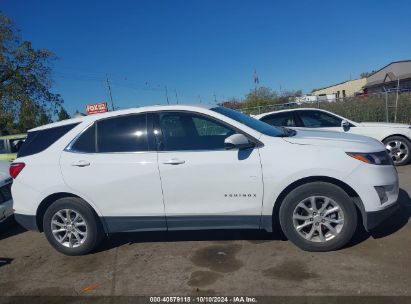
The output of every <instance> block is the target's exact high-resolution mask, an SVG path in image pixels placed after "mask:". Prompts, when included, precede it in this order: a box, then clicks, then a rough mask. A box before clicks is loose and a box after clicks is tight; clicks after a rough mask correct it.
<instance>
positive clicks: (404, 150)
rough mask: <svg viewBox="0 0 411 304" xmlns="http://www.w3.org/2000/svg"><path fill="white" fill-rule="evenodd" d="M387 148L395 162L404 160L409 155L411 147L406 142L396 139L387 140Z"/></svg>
mask: <svg viewBox="0 0 411 304" xmlns="http://www.w3.org/2000/svg"><path fill="white" fill-rule="evenodd" d="M385 148H386V149H387V151H388V154H389V155H390V157H391V158H392V160H393V162H394V164H398V163H400V162H402V161H403V160H404V159H406V158H407V157H408V154H409V149H408V146H407V144H406V143H405V142H403V141H401V140H398V139H395V140H390V141H388V142H387V144H386V146H385Z"/></svg>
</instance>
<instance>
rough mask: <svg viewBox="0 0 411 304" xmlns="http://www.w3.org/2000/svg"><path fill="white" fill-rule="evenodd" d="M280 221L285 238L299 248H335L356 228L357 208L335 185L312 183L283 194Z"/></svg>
mask: <svg viewBox="0 0 411 304" xmlns="http://www.w3.org/2000/svg"><path fill="white" fill-rule="evenodd" d="M280 224H281V228H282V230H283V232H284V234H285V235H286V236H287V238H288V239H289V240H290V241H292V242H293V243H294V244H295V245H297V246H298V247H300V248H301V249H303V250H307V251H331V250H337V249H339V248H341V247H343V246H344V245H346V244H347V243H348V242H349V241H350V240H351V238H352V236H353V234H354V232H355V230H356V227H357V211H356V209H355V206H354V203H353V202H352V200H351V198H350V197H349V196H348V195H347V194H346V193H345V192H344V191H343V190H342V189H341V188H339V187H338V186H336V185H333V184H330V183H325V182H313V183H309V184H305V185H302V186H299V187H297V188H296V189H294V190H293V191H292V192H290V193H289V194H288V195H287V196H286V197H285V199H284V201H283V203H282V204H281V207H280Z"/></svg>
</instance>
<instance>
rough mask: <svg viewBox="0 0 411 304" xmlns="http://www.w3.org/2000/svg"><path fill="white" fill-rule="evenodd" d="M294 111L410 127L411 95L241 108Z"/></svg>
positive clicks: (257, 111) (245, 110)
mask: <svg viewBox="0 0 411 304" xmlns="http://www.w3.org/2000/svg"><path fill="white" fill-rule="evenodd" d="M293 108H319V109H324V110H327V111H330V112H334V113H336V114H338V115H341V116H344V117H346V118H348V119H350V120H353V121H358V122H361V121H369V122H397V123H405V124H411V93H408V92H407V93H400V94H398V99H397V94H396V93H379V94H372V95H368V96H358V97H349V98H344V99H340V100H336V101H317V102H306V103H296V102H288V103H283V104H271V105H264V106H258V107H253V108H241V109H240V111H241V112H243V113H246V114H249V115H257V114H262V113H267V112H272V111H278V110H285V109H293Z"/></svg>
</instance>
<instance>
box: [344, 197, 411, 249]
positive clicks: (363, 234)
mask: <svg viewBox="0 0 411 304" xmlns="http://www.w3.org/2000/svg"><path fill="white" fill-rule="evenodd" d="M398 203H399V205H400V206H399V208H398V210H397V211H396V212H395V213H393V214H392V215H391V216H390V217H389V218H388V219H386V220H385V221H384V222H382V223H381V224H380V225H379V226H378V227H376V228H375V229H373V230H371V231H370V232H367V231H365V229H364V227H363V226H362V223H361V225H360V226H359V228H358V229H357V232H356V234H355V236H354V238H353V239H352V240H351V242H350V243H349V244H348V245H347V246H345V248H347V247H352V246H354V245H356V244H358V243H361V242H363V241H365V240H366V239H368V238H369V237H372V238H374V239H380V238H384V237H386V236H389V235H391V234H393V233H395V232H397V231H398V230H400V229H401V228H402V227H404V226H405V225H406V224H407V223H408V220H409V219H410V217H411V198H410V196H409V195H408V193H407V192H406V191H405V190H403V189H400V192H399V196H398Z"/></svg>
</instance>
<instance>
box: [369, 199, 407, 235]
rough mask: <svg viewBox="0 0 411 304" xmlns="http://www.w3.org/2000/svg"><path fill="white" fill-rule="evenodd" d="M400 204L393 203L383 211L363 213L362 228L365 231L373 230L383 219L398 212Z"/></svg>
mask: <svg viewBox="0 0 411 304" xmlns="http://www.w3.org/2000/svg"><path fill="white" fill-rule="evenodd" d="M399 207H400V204H399V203H398V202H395V203H394V204H391V205H390V206H388V207H387V208H385V209H382V210H379V211H371V212H366V213H365V222H364V226H365V229H366V230H367V231H369V230H372V229H374V228H375V227H377V226H378V225H379V224H381V223H382V222H383V221H384V220H385V219H387V218H389V217H390V216H391V215H392V214H393V213H394V212H395V211H397V210H398V208H399Z"/></svg>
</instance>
